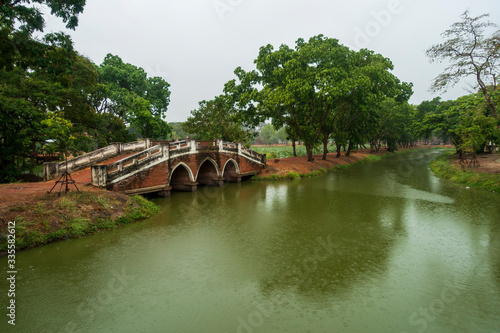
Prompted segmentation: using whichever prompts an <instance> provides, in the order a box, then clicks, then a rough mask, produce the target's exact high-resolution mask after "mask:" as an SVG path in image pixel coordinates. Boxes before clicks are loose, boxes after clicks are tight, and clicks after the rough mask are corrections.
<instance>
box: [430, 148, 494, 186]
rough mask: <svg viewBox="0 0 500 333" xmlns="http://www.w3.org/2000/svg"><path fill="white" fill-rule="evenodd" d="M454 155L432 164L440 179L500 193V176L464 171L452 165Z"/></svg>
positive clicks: (441, 158)
mask: <svg viewBox="0 0 500 333" xmlns="http://www.w3.org/2000/svg"><path fill="white" fill-rule="evenodd" d="M452 155H453V153H452V152H450V153H448V154H445V155H443V156H440V157H438V158H436V159H435V160H434V161H432V162H431V170H432V171H433V172H434V173H435V174H436V175H437V176H439V177H441V178H444V179H447V180H449V181H451V182H453V183H458V184H463V185H466V186H469V187H473V188H477V189H480V190H485V191H490V192H500V175H498V174H488V173H480V172H475V171H473V170H471V169H469V170H466V171H462V170H461V169H460V168H459V167H458V166H456V165H454V164H452V157H451V156H452Z"/></svg>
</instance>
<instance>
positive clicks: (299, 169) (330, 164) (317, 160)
mask: <svg viewBox="0 0 500 333" xmlns="http://www.w3.org/2000/svg"><path fill="white" fill-rule="evenodd" d="M432 148H443V147H442V146H417V147H412V148H400V149H399V150H398V151H397V152H395V153H391V152H389V151H387V150H385V149H381V150H379V151H378V152H374V153H370V149H361V150H358V151H356V152H354V153H352V154H351V156H345V155H344V154H342V156H340V157H338V158H337V157H336V156H337V153H329V154H328V155H327V158H326V160H323V159H322V157H323V155H314V156H313V157H314V161H312V162H308V161H307V156H300V157H288V158H280V159H268V160H267V168H266V169H264V170H263V171H262V172H261V173H259V174H258V175H257V176H255V177H253V179H254V180H281V179H299V178H303V177H313V176H318V175H321V174H324V173H327V172H329V171H336V170H342V169H345V168H349V167H351V166H353V165H355V164H359V163H368V162H374V161H377V160H380V159H381V158H383V157H384V156H394V155H396V154H403V153H409V152H413V151H416V150H420V149H432Z"/></svg>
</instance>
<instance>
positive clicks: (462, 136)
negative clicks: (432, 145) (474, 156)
mask: <svg viewBox="0 0 500 333" xmlns="http://www.w3.org/2000/svg"><path fill="white" fill-rule="evenodd" d="M491 112H492V111H491V108H490V107H489V104H488V103H486V102H485V101H484V97H483V95H482V93H476V94H472V95H466V96H462V97H460V98H458V99H457V100H455V101H446V102H442V103H440V105H439V106H438V107H437V109H436V111H435V112H433V113H431V114H428V115H427V116H426V118H425V119H424V121H423V122H422V127H423V131H432V130H436V129H437V130H442V131H443V132H444V133H445V134H446V136H447V137H449V138H450V140H451V141H452V143H453V144H454V145H455V147H456V149H457V152H458V153H459V154H460V156H462V155H463V154H464V153H466V152H480V151H482V150H483V148H484V145H485V144H486V143H487V142H488V141H496V142H498V141H499V137H498V131H497V130H496V121H495V119H494V118H493V117H491V116H488V114H490V113H491Z"/></svg>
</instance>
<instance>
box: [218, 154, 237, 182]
mask: <svg viewBox="0 0 500 333" xmlns="http://www.w3.org/2000/svg"><path fill="white" fill-rule="evenodd" d="M239 174H240V167H239V165H238V163H237V162H236V161H235V160H233V159H232V158H230V159H228V160H227V162H226V164H225V165H224V168H223V172H222V175H223V177H224V181H226V182H229V183H235V182H239V181H240V178H239V177H238V175H239Z"/></svg>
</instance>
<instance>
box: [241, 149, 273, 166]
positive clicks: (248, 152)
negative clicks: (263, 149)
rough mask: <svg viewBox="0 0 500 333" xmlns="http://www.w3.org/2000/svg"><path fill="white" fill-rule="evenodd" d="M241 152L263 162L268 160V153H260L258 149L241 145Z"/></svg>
mask: <svg viewBox="0 0 500 333" xmlns="http://www.w3.org/2000/svg"><path fill="white" fill-rule="evenodd" d="M241 154H242V155H245V156H247V157H250V158H251V159H257V160H259V161H260V162H261V163H262V164H266V162H267V157H266V154H259V153H257V152H256V151H253V150H251V149H248V148H247V147H245V146H241Z"/></svg>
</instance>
